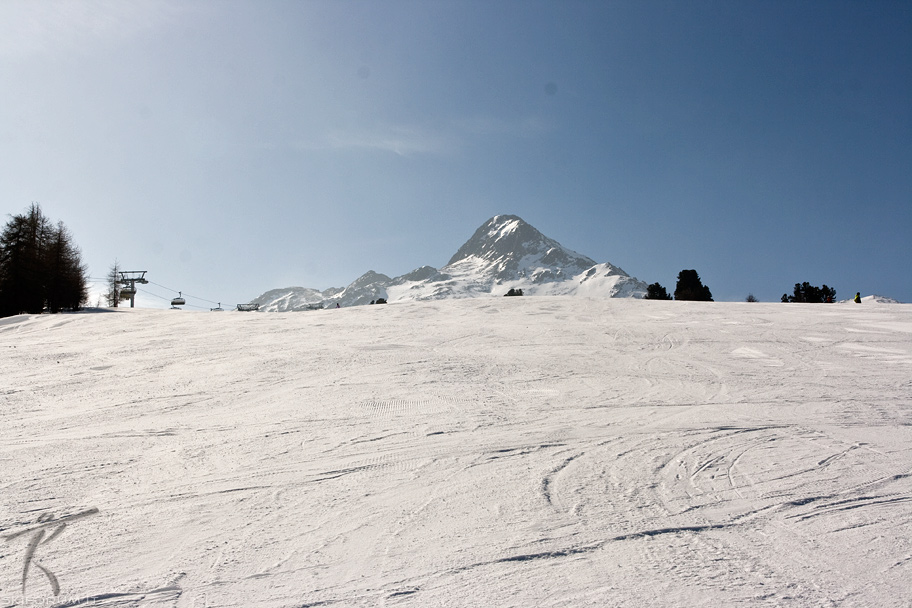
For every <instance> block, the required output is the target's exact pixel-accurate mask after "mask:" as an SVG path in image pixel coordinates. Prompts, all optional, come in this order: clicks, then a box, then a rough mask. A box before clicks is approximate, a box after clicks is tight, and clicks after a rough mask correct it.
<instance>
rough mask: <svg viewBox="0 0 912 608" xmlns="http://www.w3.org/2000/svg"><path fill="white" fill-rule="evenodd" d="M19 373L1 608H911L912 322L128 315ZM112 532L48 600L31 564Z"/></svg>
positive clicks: (720, 310)
mask: <svg viewBox="0 0 912 608" xmlns="http://www.w3.org/2000/svg"><path fill="white" fill-rule="evenodd" d="M0 352H2V357H0V421H2V425H0V537H3V539H5V540H3V542H0V606H37V605H45V606H48V605H51V606H55V605H56V606H64V605H79V604H80V603H82V604H87V603H89V602H90V601H91V602H94V604H90V605H99V606H124V607H125V606H137V607H138V606H144V607H145V606H174V607H201V606H276V607H279V606H281V607H292V606H318V605H319V606H382V605H387V606H394V605H395V606H400V605H401V606H422V607H423V606H479V607H482V606H630V605H640V606H733V605H742V606H897V607H898V606H909V605H910V603H912V591H910V587H909V585H908V580H909V578H910V575H912V533H910V525H909V524H910V519H912V307H910V306H907V305H890V304H877V303H871V302H866V303H865V304H863V305H856V304H853V303H849V304H832V305H799V304H791V305H786V304H746V303H744V304H737V303H696V302H649V301H640V300H624V299H611V300H600V299H592V300H590V299H585V298H562V297H542V298H532V297H526V298H485V299H472V300H441V301H433V302H414V303H403V304H390V305H387V306H364V307H357V308H349V309H344V308H343V309H339V310H321V311H314V312H308V313H271V314H264V313H236V312H224V313H191V312H186V311H181V312H178V311H152V310H120V311H117V312H105V313H98V314H74V315H57V316H38V317H14V318H12V319H3V320H0ZM93 508H96V509H98V513H97V514H93V515H90V516H86V517H84V518H82V519H79V520H78V521H73V522H72V523H70V524H68V525H67V527H66V530H65V531H63V532H62V533H61V534H60V535H59V536H58V537H56V538H54V539H53V540H51V541H49V542H46V543H44V544H40V545H38V546H37V548H36V549H35V552H34V556H33V559H34V561H32V562H31V564H32V565H31V567H30V569H29V572H28V577H27V580H26V595H25V596H23V593H22V575H23V567H24V565H25V563H26V559H25V558H26V554H27V549H28V544H29V539H30V538H33V536H30V535H31V534H33V533H32V532H29V533H28V534H22V535H19V536H17V537H14V538H12V539H9V538H7V537H9V536H11V535H14V534H16V533H19V532H23V531H28V530H31V529H33V528H35V526H37V525H39V524H40V522H39V518H41V517H44V518H45V519H47V518H51V517H55V518H60V517H63V516H66V515H72V514H78V513H83V512H86V511H87V510H89V509H93ZM51 530H52V529H49V530H48V534H50V532H51ZM35 563H38V564H40V565H41V566H42V567H44V568H46V569H47V570H49V571H50V572H52V573H53V575H55V576H56V578H57V579H59V585H60V589H61V591H60V595H59V596H57V597H56V598H55V597H54V596H53V595H52V588H51V585H50V583H49V578H48V576H47V575H45V574H44V573H43V571H42V570H41V569H40V568H38V567H37V566H35V565H34V564H35Z"/></svg>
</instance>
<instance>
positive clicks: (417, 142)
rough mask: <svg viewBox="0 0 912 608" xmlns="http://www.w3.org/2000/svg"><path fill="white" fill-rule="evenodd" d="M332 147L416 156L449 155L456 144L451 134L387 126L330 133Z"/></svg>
mask: <svg viewBox="0 0 912 608" xmlns="http://www.w3.org/2000/svg"><path fill="white" fill-rule="evenodd" d="M327 140H328V144H329V147H331V148H334V149H368V150H377V151H380V152H388V153H392V154H398V155H399V156H416V155H423V154H446V153H448V152H450V151H451V150H452V149H453V147H454V142H453V140H452V138H451V137H449V136H447V135H445V134H441V133H435V132H431V131H429V130H427V129H422V128H419V127H411V126H403V125H388V126H385V127H382V128H379V129H373V130H370V131H366V132H357V133H356V132H343V131H336V132H333V133H330V134H329V136H328V138H327Z"/></svg>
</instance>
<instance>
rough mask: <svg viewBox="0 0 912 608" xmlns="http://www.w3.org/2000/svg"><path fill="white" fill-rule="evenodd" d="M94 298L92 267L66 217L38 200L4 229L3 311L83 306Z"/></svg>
mask: <svg viewBox="0 0 912 608" xmlns="http://www.w3.org/2000/svg"><path fill="white" fill-rule="evenodd" d="M88 299H89V290H88V268H87V267H86V266H85V265H84V264H83V263H82V254H81V252H80V251H79V248H78V247H77V246H76V245H75V244H74V243H73V237H72V236H71V234H70V232H69V230H67V228H66V226H64V224H63V222H58V223H56V224H54V223H53V222H51V220H49V219H48V218H47V217H45V215H44V214H43V213H42V212H41V207H40V205H38V204H37V203H33V204H32V205H31V206H30V207H29V208H28V210H27V211H26V212H25V213H21V214H19V215H14V216H11V218H10V220H9V221H8V222H7V223H6V225H5V226H4V228H3V232H2V233H0V317H8V316H11V315H17V314H21V313H31V314H37V313H42V312H45V311H47V312H52V313H56V312H60V311H63V310H79V309H80V308H82V307H83V306H84V305H85V304H86V302H87V301H88Z"/></svg>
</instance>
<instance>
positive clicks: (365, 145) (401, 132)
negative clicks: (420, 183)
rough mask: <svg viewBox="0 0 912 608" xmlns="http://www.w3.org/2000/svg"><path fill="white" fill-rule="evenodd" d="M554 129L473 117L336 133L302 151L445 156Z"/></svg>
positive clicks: (531, 120)
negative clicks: (481, 142)
mask: <svg viewBox="0 0 912 608" xmlns="http://www.w3.org/2000/svg"><path fill="white" fill-rule="evenodd" d="M550 130H551V127H550V126H549V125H547V124H546V123H545V122H544V121H543V120H541V119H539V118H537V117H527V118H525V119H519V120H512V121H507V120H498V119H495V118H490V117H470V118H464V119H459V120H454V121H451V122H450V123H449V124H448V125H446V126H445V127H443V128H440V129H436V130H434V129H429V128H425V127H417V126H408V125H385V126H383V127H378V128H372V129H367V130H363V131H355V130H336V131H333V132H331V133H329V134H327V135H326V136H325V139H321V140H313V139H311V140H299V141H297V142H295V143H294V144H293V145H294V147H295V148H297V149H299V150H321V149H334V150H358V149H360V150H375V151H377V152H383V153H389V154H397V155H399V156H419V155H427V154H433V155H445V154H450V153H452V152H454V151H457V150H459V149H460V148H464V147H466V146H469V147H470V146H471V145H472V140H477V139H479V138H488V137H509V138H513V137H535V136H537V135H540V134H542V133H546V132H548V131H550Z"/></svg>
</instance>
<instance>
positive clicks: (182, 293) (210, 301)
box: [149, 281, 218, 308]
mask: <svg viewBox="0 0 912 608" xmlns="http://www.w3.org/2000/svg"><path fill="white" fill-rule="evenodd" d="M149 283H150V284H151V285H158V286H159V287H161V288H162V289H167V290H168V291H177V292H178V293H180V294H181V295H183V297H185V298H193V299H194V300H202V301H203V302H208V303H210V304H218V302H213V301H212V300H207V299H206V298H201V297H199V296H194V295H190V294H189V293H188V294H186V295H184V292H182V291H179V290H177V289H171V288H170V287H166V286H164V285H162V284H160V283H156V282H155V281H149ZM197 308H199V307H197Z"/></svg>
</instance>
